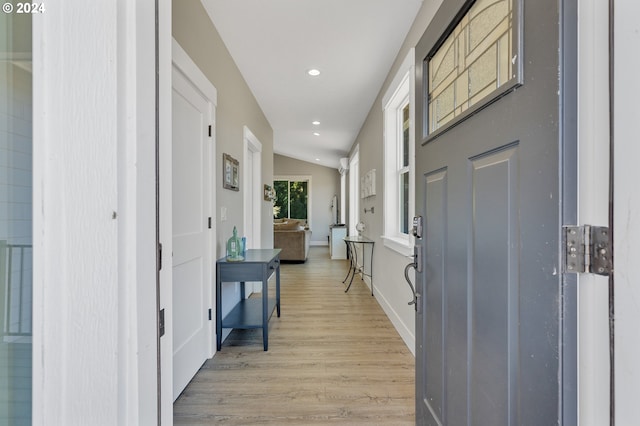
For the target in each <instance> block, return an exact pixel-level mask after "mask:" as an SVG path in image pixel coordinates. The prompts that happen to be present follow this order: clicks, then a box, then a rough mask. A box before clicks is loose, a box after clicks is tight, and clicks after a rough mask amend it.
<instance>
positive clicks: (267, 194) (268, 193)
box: [264, 185, 276, 201]
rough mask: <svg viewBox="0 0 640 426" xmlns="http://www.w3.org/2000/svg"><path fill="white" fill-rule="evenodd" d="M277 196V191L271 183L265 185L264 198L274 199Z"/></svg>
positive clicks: (267, 199) (266, 199)
mask: <svg viewBox="0 0 640 426" xmlns="http://www.w3.org/2000/svg"><path fill="white" fill-rule="evenodd" d="M275 198H276V191H274V189H273V187H272V186H271V185H265V186H264V200H265V201H273V200H274V199H275Z"/></svg>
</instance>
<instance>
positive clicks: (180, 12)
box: [172, 1, 273, 337]
mask: <svg viewBox="0 0 640 426" xmlns="http://www.w3.org/2000/svg"><path fill="white" fill-rule="evenodd" d="M172 7H173V10H172V11H173V20H172V26H173V28H172V33H173V37H174V38H175V39H176V41H177V42H178V43H179V44H180V46H182V48H183V49H184V50H185V51H186V52H187V54H188V55H189V57H191V59H192V60H193V61H194V62H195V63H196V65H197V66H198V68H200V70H201V71H202V72H203V73H204V74H205V76H206V77H207V78H208V79H209V81H211V83H212V84H213V85H214V86H215V88H216V90H217V93H218V104H217V107H216V116H215V120H216V158H215V159H214V161H215V165H216V171H220V170H221V167H222V154H223V153H227V154H229V155H231V156H232V157H233V158H236V159H238V160H240V161H242V158H243V151H244V134H243V129H244V126H247V127H248V128H249V129H250V130H251V132H252V133H253V134H254V135H255V136H256V138H257V139H258V140H259V141H260V143H261V144H262V181H263V182H265V183H268V182H272V181H273V129H272V128H271V125H270V124H269V122H268V121H267V119H266V117H265V115H264V114H263V112H262V110H261V109H260V106H259V105H258V103H257V101H256V99H255V97H254V96H253V94H252V93H251V90H249V87H248V86H247V83H246V82H245V80H244V78H243V77H242V75H241V74H240V71H239V70H238V68H237V66H236V64H235V62H234V61H233V59H232V58H231V55H230V54H229V51H228V50H227V48H226V46H225V45H224V42H223V41H222V39H221V38H220V35H219V34H218V31H217V30H216V28H215V27H214V25H213V23H212V22H211V19H209V15H208V14H207V12H206V11H205V9H204V7H203V6H202V3H201V2H199V1H180V2H178V1H174V2H173V4H172ZM240 167H241V172H240V173H242V163H241V164H240ZM221 176H222V174H221V173H220V175H218V176H216V187H215V189H214V190H215V196H216V206H217V211H216V212H215V216H216V231H217V232H216V239H217V241H216V242H215V246H216V249H215V250H216V253H215V258H216V259H217V258H220V257H222V256H224V255H225V251H226V249H225V248H226V242H227V240H228V239H229V237H230V236H231V234H232V231H233V227H234V226H236V227H237V229H238V234H239V235H243V234H244V229H243V228H244V223H243V217H244V194H243V191H242V189H241V190H240V191H237V192H236V191H231V190H228V189H223V188H222V178H221ZM241 176H242V174H241ZM241 185H242V182H241ZM223 207H224V208H226V209H227V218H228V220H226V221H221V220H220V209H221V208H223ZM272 212H273V210H272V208H271V203H270V202H267V201H263V203H262V222H261V239H262V241H261V243H262V247H263V248H270V247H273V220H272ZM213 260H214V259H212V261H213ZM227 287H229V288H227ZM223 292H224V294H225V298H224V300H223V301H222V315H226V313H228V312H229V311H230V310H231V309H232V308H233V306H234V305H235V304H236V303H237V302H238V301H239V300H240V290H239V285H238V284H225V289H224V291H223ZM228 333H229V330H225V336H224V337H226V335H227V334H228Z"/></svg>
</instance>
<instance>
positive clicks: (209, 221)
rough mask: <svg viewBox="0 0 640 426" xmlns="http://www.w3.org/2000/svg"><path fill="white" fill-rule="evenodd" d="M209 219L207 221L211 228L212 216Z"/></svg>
mask: <svg viewBox="0 0 640 426" xmlns="http://www.w3.org/2000/svg"><path fill="white" fill-rule="evenodd" d="M208 219H209V220H208V221H207V222H208V224H209V229H211V218H208Z"/></svg>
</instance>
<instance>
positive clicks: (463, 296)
mask: <svg viewBox="0 0 640 426" xmlns="http://www.w3.org/2000/svg"><path fill="white" fill-rule="evenodd" d="M484 3H485V4H487V3H489V6H491V7H494V6H495V7H508V8H511V9H510V10H511V12H509V14H508V15H509V16H511V17H512V18H513V19H512V25H513V31H514V32H513V33H512V38H509V36H507V37H506V38H503V39H502V40H503V41H502V42H501V43H502V44H501V45H500V46H497V47H495V49H496V51H495V52H494V51H491V53H490V54H488V56H489V58H490V60H489V62H490V61H491V60H495V58H496V57H497V58H498V59H497V60H498V61H499V57H500V56H501V54H504V51H502V53H500V52H501V49H510V50H509V52H508V53H509V56H508V57H509V60H510V61H511V62H512V64H513V69H512V72H513V74H511V75H513V76H515V79H513V81H511V82H510V83H509V84H506V85H505V86H504V87H503V88H502V89H499V88H498V89H496V90H495V91H493V92H492V93H491V94H489V96H488V97H485V100H486V99H490V100H491V101H490V102H488V103H487V102H484V104H483V102H479V103H478V104H476V105H475V106H474V107H471V109H469V110H466V111H465V109H464V108H457V107H458V106H459V105H460V104H459V103H458V101H459V98H462V97H464V96H467V97H468V98H471V97H472V96H475V95H476V94H477V93H480V92H481V91H482V90H484V92H482V93H487V94H488V93H489V92H491V87H490V84H489V86H483V87H481V88H480V87H474V85H477V84H478V81H479V80H482V79H485V80H487V81H488V80H490V78H488V77H487V75H489V74H487V72H485V71H482V70H481V69H480V68H479V66H478V68H473V67H470V70H468V71H467V74H465V77H464V78H465V79H466V80H459V81H458V82H457V83H456V82H454V77H455V76H453V77H452V76H451V75H448V76H446V77H442V79H445V80H446V79H449V80H450V81H451V82H452V83H451V85H450V87H449V89H451V90H454V91H462V90H463V89H464V90H467V89H469V92H473V93H470V94H466V95H464V96H463V95H462V94H460V93H456V96H457V98H456V100H455V101H454V102H453V103H451V102H449V101H450V100H451V99H452V98H449V97H448V96H449V95H444V96H443V97H442V101H441V103H440V104H439V105H438V107H437V108H440V110H437V109H434V110H432V111H431V112H429V103H430V101H433V100H434V96H435V95H433V94H432V95H431V98H429V96H428V95H427V93H429V90H430V87H429V85H430V84H433V85H435V83H433V81H432V79H430V74H429V72H430V69H429V67H440V66H443V67H444V66H451V67H452V68H455V67H457V66H459V67H462V68H463V65H464V64H460V63H461V62H464V61H465V59H468V58H469V57H471V56H473V54H472V53H470V51H471V48H470V47H469V46H470V45H473V44H474V43H476V45H477V46H480V44H481V43H482V42H483V41H482V40H477V41H474V40H473V37H478V35H477V33H474V31H480V30H482V28H481V27H483V26H484V27H487V26H491V25H493V24H492V23H491V19H490V18H487V17H486V16H476V17H475V18H468V19H466V21H465V20H464V19H463V20H462V21H460V22H462V23H463V25H465V23H466V25H467V26H470V27H472V28H471V32H470V33H469V34H466V35H463V36H462V37H463V38H464V40H462V41H461V43H462V44H461V45H460V46H463V47H460V46H458V47H454V48H453V49H454V50H453V52H454V53H453V56H452V58H451V61H453V62H446V60H444V61H441V62H439V63H435V62H430V60H431V59H430V58H431V57H432V55H433V53H434V49H435V48H437V47H438V46H439V45H440V44H441V43H442V40H443V38H442V37H443V35H446V34H447V33H448V32H449V31H450V30H451V28H453V25H455V24H456V23H457V22H458V21H459V19H460V17H461V16H462V15H463V14H465V13H466V12H467V10H468V8H469V7H470V6H471V5H472V3H470V2H468V1H463V0H444V2H443V4H442V6H441V7H440V9H439V11H438V12H437V14H436V16H435V18H434V19H433V21H432V24H430V26H429V27H428V28H427V30H426V32H425V34H424V35H423V37H422V39H421V40H420V42H419V43H418V45H417V47H416V65H417V67H416V69H417V70H418V72H417V84H416V91H417V94H416V117H417V119H416V120H417V122H416V128H417V129H418V130H417V132H418V134H417V138H416V141H417V146H416V209H417V211H418V214H419V215H421V216H423V218H424V234H423V235H422V238H421V239H416V244H417V245H421V246H422V251H423V254H424V255H423V257H422V272H420V273H417V275H416V280H417V284H418V285H417V290H418V293H419V294H420V297H419V300H418V307H417V310H418V312H417V315H416V419H417V423H418V424H426V425H450V426H453V425H477V426H489V425H490V426H498V425H535V426H539V425H555V424H563V422H564V421H565V420H566V419H565V417H566V418H571V417H572V415H571V414H567V412H570V411H574V409H575V374H574V373H571V372H570V371H569V370H574V369H575V363H574V362H573V361H575V359H574V358H572V357H574V356H575V348H576V342H575V340H573V339H572V338H569V336H571V335H572V333H573V332H574V331H575V320H574V319H573V318H574V316H575V315H574V314H575V312H573V308H572V306H574V302H575V300H573V299H575V294H573V293H571V292H568V291H567V289H566V285H567V283H566V282H565V281H564V278H563V274H562V271H561V265H560V259H561V256H560V255H559V247H560V230H561V227H562V224H563V222H564V219H563V217H565V216H566V212H565V208H566V207H565V205H564V204H563V200H569V198H571V197H572V196H573V195H572V194H575V184H574V183H573V184H572V183H571V179H564V178H563V173H564V168H565V163H568V162H571V158H567V157H570V156H572V155H574V154H572V152H573V151H572V150H569V149H566V146H565V143H567V141H566V134H568V132H566V130H565V126H570V124H571V123H569V121H568V120H565V118H564V117H565V116H566V114H567V113H569V112H571V111H570V109H571V108H572V106H571V105H570V104H571V102H564V95H565V89H566V87H565V85H564V84H565V78H567V77H568V76H567V73H569V72H573V71H572V70H569V69H568V68H565V66H564V65H565V64H564V62H563V60H562V59H561V58H562V52H563V51H564V48H565V47H566V45H565V41H564V40H563V39H562V38H561V37H560V34H561V28H564V25H565V24H564V23H563V19H564V17H563V15H562V13H561V12H560V11H559V8H560V7H559V4H561V3H563V2H551V1H530V2H526V4H524V5H523V4H522V3H521V2H519V1H518V0H513V1H511V0H503V1H500V0H495V1H491V2H484ZM476 12H477V11H476ZM498 25H502V26H504V25H505V24H504V22H502V21H500V22H498V24H496V28H497V26H498ZM505 40H506V41H505ZM519 41H520V42H521V44H519ZM508 43H511V45H508ZM444 46H445V47H446V41H445V44H444ZM471 47H473V46H471ZM482 48H483V49H486V52H489V49H492V47H491V46H489V45H485V46H484V47H482ZM559 52H560V54H559ZM465 54H468V55H469V56H468V58H464V55H465ZM476 56H478V55H476ZM472 59H473V58H472ZM486 59H487V57H486V56H483V57H481V58H480V59H479V60H481V61H482V60H486ZM469 60H471V59H469ZM519 64H520V65H521V67H519V66H518V65H519ZM471 68H472V69H471ZM454 72H459V73H462V72H461V71H460V70H457V71H455V70H454ZM501 72H502V68H500V66H498V71H497V75H498V77H500V76H499V74H500V73H501ZM502 77H504V76H502ZM439 79H440V77H438V78H435V79H433V80H437V82H439V81H441V80H442V79H440V80H439ZM461 81H462V83H461ZM489 83H490V82H489ZM447 84H448V83H447ZM483 84H484V83H483ZM487 87H489V88H488V89H487ZM505 87H506V88H507V89H506V90H504V88H505ZM441 93H444V92H441ZM481 97H482V96H478V98H481ZM448 102H449V103H448ZM447 108H451V110H452V111H453V110H456V111H455V112H452V114H455V115H456V118H455V119H454V120H452V121H451V122H449V124H445V125H443V126H442V127H441V128H440V129H435V130H434V128H433V124H434V123H433V122H434V120H437V119H440V118H441V117H442V116H443V115H444V114H448V113H449V111H448V110H447ZM434 111H435V112H434ZM443 111H444V112H443ZM452 124H453V125H452ZM563 315H565V316H566V317H567V319H566V320H565V319H563ZM572 354H573V355H572ZM567 360H569V362H568V363H567ZM572 360H573V361H572ZM572 389H573V390H572ZM567 416H568V417H567ZM568 423H569V422H568Z"/></svg>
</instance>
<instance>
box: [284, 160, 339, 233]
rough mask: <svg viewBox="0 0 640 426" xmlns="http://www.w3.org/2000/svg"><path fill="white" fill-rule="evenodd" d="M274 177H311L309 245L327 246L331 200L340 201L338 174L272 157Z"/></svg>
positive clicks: (322, 167)
mask: <svg viewBox="0 0 640 426" xmlns="http://www.w3.org/2000/svg"><path fill="white" fill-rule="evenodd" d="M273 174H274V176H311V222H310V223H309V225H310V228H311V231H312V234H311V244H314V245H320V244H324V245H326V244H328V241H327V238H328V237H329V225H331V224H332V223H333V221H332V220H331V199H332V198H333V196H334V195H336V196H337V197H338V202H339V200H340V173H338V170H337V169H332V168H329V167H324V166H320V165H318V164H313V163H308V162H306V161H301V160H296V159H294V158H291V157H285V156H284V155H278V154H276V155H274V156H273Z"/></svg>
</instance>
